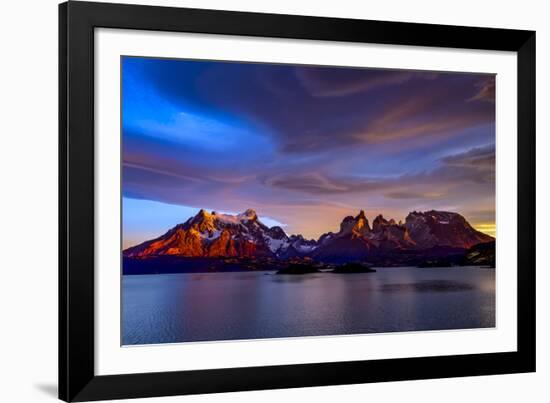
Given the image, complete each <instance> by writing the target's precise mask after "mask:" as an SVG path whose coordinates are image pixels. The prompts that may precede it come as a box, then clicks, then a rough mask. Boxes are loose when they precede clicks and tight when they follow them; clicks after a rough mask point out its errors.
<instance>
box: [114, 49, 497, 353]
mask: <svg viewBox="0 0 550 403" xmlns="http://www.w3.org/2000/svg"><path fill="white" fill-rule="evenodd" d="M120 74H121V163H122V179H121V198H122V202H121V206H122V223H121V228H122V246H121V261H122V276H121V299H122V301H121V304H122V306H121V322H122V323H121V333H122V334H121V344H122V345H144V344H161V343H184V342H206V341H225V340H253V339H266V338H289V337H305V336H317V337H319V336H337V335H353V334H368V333H387V332H406V331H444V330H457V329H478V328H493V327H495V289H496V284H495V271H496V270H498V268H497V267H496V264H495V263H496V262H495V242H496V225H495V221H496V218H495V86H496V83H495V81H496V77H495V75H494V74H487V73H483V74H482V73H477V72H446V71H418V70H397V69H384V68H367V67H347V66H346V67H343V66H315V65H292V64H269V63H251V62H239V61H216V60H187V59H171V58H154V57H137V56H121V72H120Z"/></svg>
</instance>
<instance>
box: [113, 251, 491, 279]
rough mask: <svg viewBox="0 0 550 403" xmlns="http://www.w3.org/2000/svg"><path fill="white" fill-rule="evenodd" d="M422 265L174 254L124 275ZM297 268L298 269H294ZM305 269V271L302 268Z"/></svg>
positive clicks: (126, 264) (127, 263)
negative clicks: (177, 255) (204, 256)
mask: <svg viewBox="0 0 550 403" xmlns="http://www.w3.org/2000/svg"><path fill="white" fill-rule="evenodd" d="M354 266H361V270H359V269H354ZM419 266H420V265H418V264H414V263H413V264H395V265H378V264H365V263H342V264H334V263H322V262H314V261H298V262H297V261H292V262H289V261H278V260H274V259H270V258H265V259H235V258H203V257H193V258H189V257H173V256H158V257H149V258H141V259H136V258H127V257H124V258H123V259H122V275H124V276H129V275H149V274H176V273H190V274H193V273H235V272H250V273H253V272H261V271H270V272H273V273H277V272H280V274H289V275H294V274H308V273H323V272H325V273H326V272H334V273H344V274H345V273H370V272H372V271H373V269H372V267H419ZM471 266H478V267H480V266H481V267H483V268H488V269H490V268H492V269H494V267H490V265H484V264H467V265H464V264H463V265H459V264H453V265H441V266H435V265H433V266H424V267H456V268H457V269H460V267H471ZM293 268H294V269H296V268H297V269H296V270H294V269H293ZM302 268H303V270H302Z"/></svg>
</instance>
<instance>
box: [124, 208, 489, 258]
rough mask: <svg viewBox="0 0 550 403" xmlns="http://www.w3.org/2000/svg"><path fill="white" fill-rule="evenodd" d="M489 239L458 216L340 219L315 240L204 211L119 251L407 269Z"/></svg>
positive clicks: (248, 216)
mask: <svg viewBox="0 0 550 403" xmlns="http://www.w3.org/2000/svg"><path fill="white" fill-rule="evenodd" d="M493 241H494V238H493V237H491V236H489V235H487V234H484V233H482V232H479V231H477V230H475V229H474V228H473V227H472V226H471V225H470V224H469V223H468V222H467V221H466V219H465V218H464V217H463V216H461V215H460V214H458V213H452V212H444V211H435V210H431V211H426V212H416V211H413V212H411V213H409V214H408V216H407V217H406V219H405V222H404V223H403V222H396V221H395V220H393V219H390V220H386V219H385V218H384V217H382V215H379V216H377V217H376V218H375V219H374V221H373V223H372V227H371V225H370V224H369V221H368V219H367V217H366V216H365V214H364V212H363V211H361V212H359V214H358V215H357V216H355V217H353V216H348V217H345V218H344V219H343V221H342V223H341V224H340V229H339V231H338V232H334V233H333V232H328V233H326V234H323V235H322V236H321V237H320V238H319V239H318V240H306V239H304V238H303V237H302V236H301V235H292V236H288V235H287V234H286V233H285V232H284V231H283V230H282V228H280V227H277V226H275V227H271V228H270V227H268V226H266V225H264V224H263V223H262V222H261V221H260V220H259V219H258V215H257V214H256V212H255V211H254V210H252V209H249V210H246V211H245V212H244V213H241V214H238V215H229V214H220V213H216V212H211V213H208V212H207V211H205V210H200V212H199V213H198V214H197V215H196V216H194V217H192V218H190V219H188V220H187V221H186V222H185V223H183V224H178V225H176V226H175V227H173V228H172V229H170V230H169V231H168V232H166V233H165V234H164V235H162V236H160V237H158V238H156V239H152V240H150V241H146V242H143V243H141V244H139V245H136V246H133V247H130V248H128V249H126V250H124V251H123V256H124V257H125V258H138V259H143V258H149V257H162V256H175V257H201V258H206V257H213V258H272V259H278V260H284V259H291V258H297V257H308V258H311V259H314V260H319V261H326V262H346V261H375V262H378V263H381V264H389V265H391V264H399V263H407V262H408V261H410V260H411V259H415V260H418V259H419V257H421V258H427V257H433V256H435V257H438V258H439V257H445V256H450V255H453V256H454V255H458V254H464V253H465V252H466V251H468V250H469V249H470V248H472V247H475V246H476V245H479V244H486V243H492V245H493V248H494V242H493Z"/></svg>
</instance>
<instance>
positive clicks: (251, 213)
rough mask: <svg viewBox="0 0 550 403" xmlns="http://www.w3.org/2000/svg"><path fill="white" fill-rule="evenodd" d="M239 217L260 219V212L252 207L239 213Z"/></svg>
mask: <svg viewBox="0 0 550 403" xmlns="http://www.w3.org/2000/svg"><path fill="white" fill-rule="evenodd" d="M239 217H240V218H242V219H248V220H252V221H255V220H258V214H256V211H255V210H254V209H251V208H249V209H247V210H246V211H245V212H244V213H241V214H239Z"/></svg>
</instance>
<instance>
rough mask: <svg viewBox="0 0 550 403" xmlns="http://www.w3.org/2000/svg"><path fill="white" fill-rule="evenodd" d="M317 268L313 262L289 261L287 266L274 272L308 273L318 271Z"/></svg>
mask: <svg viewBox="0 0 550 403" xmlns="http://www.w3.org/2000/svg"><path fill="white" fill-rule="evenodd" d="M319 272H320V271H319V269H318V268H317V267H316V265H315V264H313V263H310V262H303V263H296V262H293V263H290V264H289V265H288V266H286V267H283V268H282V269H280V270H278V271H277V273H275V274H310V273H319Z"/></svg>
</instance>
